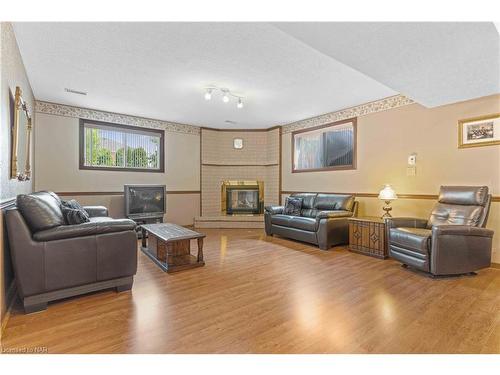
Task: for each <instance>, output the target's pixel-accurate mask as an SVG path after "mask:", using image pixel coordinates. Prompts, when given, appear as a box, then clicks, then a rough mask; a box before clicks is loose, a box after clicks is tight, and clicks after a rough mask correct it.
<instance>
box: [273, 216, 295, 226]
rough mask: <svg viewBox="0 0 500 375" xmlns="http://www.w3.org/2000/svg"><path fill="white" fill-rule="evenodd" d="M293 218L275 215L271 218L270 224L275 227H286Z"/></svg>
mask: <svg viewBox="0 0 500 375" xmlns="http://www.w3.org/2000/svg"><path fill="white" fill-rule="evenodd" d="M292 218H293V216H289V215H282V214H276V215H273V216H271V223H272V224H275V225H281V226H282V227H288V223H289V222H290V220H291V219H292Z"/></svg>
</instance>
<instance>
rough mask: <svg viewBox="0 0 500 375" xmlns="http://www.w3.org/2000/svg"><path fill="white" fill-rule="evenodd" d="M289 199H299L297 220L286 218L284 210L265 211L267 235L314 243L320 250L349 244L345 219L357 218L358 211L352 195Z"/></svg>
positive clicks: (306, 195) (310, 195) (300, 195)
mask: <svg viewBox="0 0 500 375" xmlns="http://www.w3.org/2000/svg"><path fill="white" fill-rule="evenodd" d="M291 196H292V197H296V198H301V199H302V209H301V210H300V216H292V215H285V214H284V207H283V206H267V207H265V212H264V224H265V229H266V234H267V235H270V236H272V235H273V234H277V235H280V236H283V237H288V238H292V239H294V240H298V241H304V242H309V243H313V244H316V245H318V246H319V248H320V249H322V250H327V249H329V248H330V247H332V246H335V245H340V244H347V243H348V242H349V224H348V220H347V219H348V218H349V217H352V216H356V214H357V207H358V202H356V201H355V200H354V196H353V195H344V194H317V193H295V194H292V195H291Z"/></svg>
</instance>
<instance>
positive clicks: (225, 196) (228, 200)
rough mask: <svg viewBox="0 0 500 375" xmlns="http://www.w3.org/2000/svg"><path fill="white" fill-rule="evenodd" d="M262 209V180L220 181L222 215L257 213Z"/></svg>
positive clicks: (260, 212) (261, 211)
mask: <svg viewBox="0 0 500 375" xmlns="http://www.w3.org/2000/svg"><path fill="white" fill-rule="evenodd" d="M263 211H264V182H262V181H223V182H222V186H221V212H222V214H223V215H259V214H262V213H263Z"/></svg>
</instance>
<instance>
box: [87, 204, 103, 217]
mask: <svg viewBox="0 0 500 375" xmlns="http://www.w3.org/2000/svg"><path fill="white" fill-rule="evenodd" d="M83 209H84V210H85V211H86V212H87V213H88V214H89V216H90V217H103V216H108V209H107V208H106V207H104V206H84V207H83Z"/></svg>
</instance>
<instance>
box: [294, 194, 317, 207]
mask: <svg viewBox="0 0 500 375" xmlns="http://www.w3.org/2000/svg"><path fill="white" fill-rule="evenodd" d="M317 195H318V194H316V193H295V194H292V195H290V196H291V197H294V198H302V209H304V210H307V209H310V208H314V199H315V198H316V196H317Z"/></svg>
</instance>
